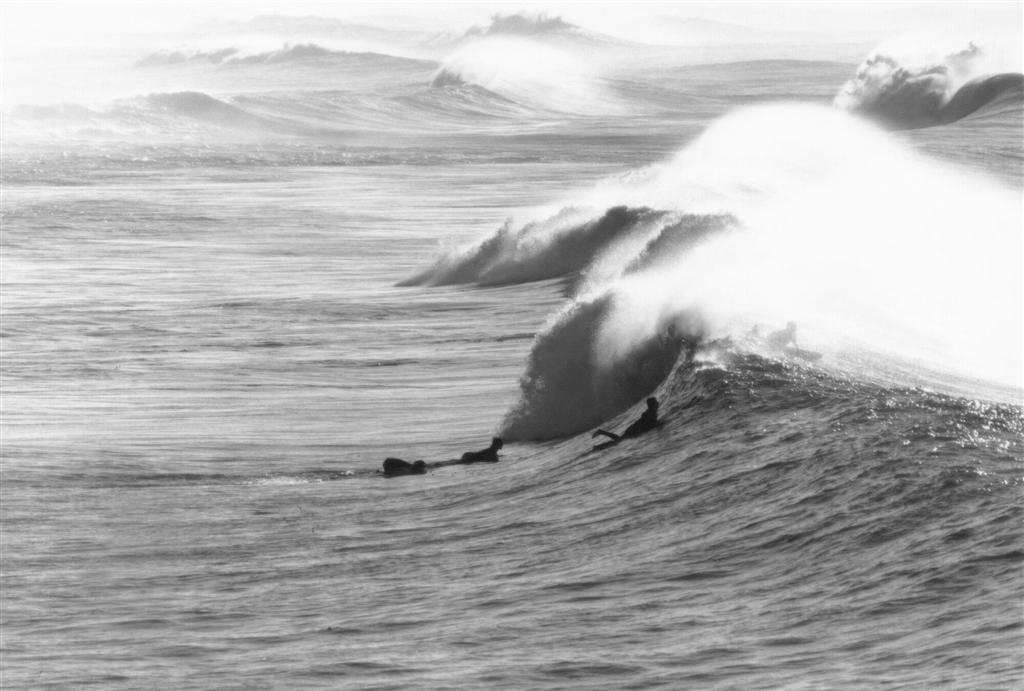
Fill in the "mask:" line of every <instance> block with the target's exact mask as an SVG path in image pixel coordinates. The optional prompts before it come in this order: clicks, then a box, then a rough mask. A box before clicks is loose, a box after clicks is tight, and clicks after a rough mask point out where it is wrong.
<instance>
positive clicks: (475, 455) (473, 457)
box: [459, 437, 504, 463]
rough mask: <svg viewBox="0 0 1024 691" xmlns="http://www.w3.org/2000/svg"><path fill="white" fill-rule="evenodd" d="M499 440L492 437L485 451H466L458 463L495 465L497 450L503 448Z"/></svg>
mask: <svg viewBox="0 0 1024 691" xmlns="http://www.w3.org/2000/svg"><path fill="white" fill-rule="evenodd" d="M503 446H504V444H503V443H502V441H501V439H499V438H498V437H494V438H493V439H491V445H490V446H488V447H487V448H486V449H481V450H480V451H467V452H466V453H464V454H462V458H460V459H459V462H460V463H477V462H483V463H497V462H498V449H500V448H501V447H503Z"/></svg>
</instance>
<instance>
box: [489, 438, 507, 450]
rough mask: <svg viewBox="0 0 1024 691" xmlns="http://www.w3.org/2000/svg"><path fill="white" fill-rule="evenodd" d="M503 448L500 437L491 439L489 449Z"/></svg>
mask: <svg viewBox="0 0 1024 691" xmlns="http://www.w3.org/2000/svg"><path fill="white" fill-rule="evenodd" d="M503 446H505V444H504V443H503V442H502V441H501V438H500V437H494V438H492V439H491V448H492V449H500V448H501V447H503Z"/></svg>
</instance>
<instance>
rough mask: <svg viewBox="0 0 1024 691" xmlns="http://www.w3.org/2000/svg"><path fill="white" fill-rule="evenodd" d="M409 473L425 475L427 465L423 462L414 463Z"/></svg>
mask: <svg viewBox="0 0 1024 691" xmlns="http://www.w3.org/2000/svg"><path fill="white" fill-rule="evenodd" d="M409 472H412V473H425V472H427V464H426V463H424V462H423V461H416V462H415V463H413V464H412V468H411V469H410V471H409Z"/></svg>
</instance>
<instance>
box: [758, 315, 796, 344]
mask: <svg viewBox="0 0 1024 691" xmlns="http://www.w3.org/2000/svg"><path fill="white" fill-rule="evenodd" d="M764 342H765V343H766V344H768V345H769V346H771V347H772V348H774V349H775V350H782V349H784V348H785V347H786V346H788V345H792V346H793V347H794V348H799V347H800V346H798V345H797V343H796V322H789V323H788V324H786V328H785V329H779V330H778V331H773V332H771V333H770V334H768V335H767V336H765V339H764Z"/></svg>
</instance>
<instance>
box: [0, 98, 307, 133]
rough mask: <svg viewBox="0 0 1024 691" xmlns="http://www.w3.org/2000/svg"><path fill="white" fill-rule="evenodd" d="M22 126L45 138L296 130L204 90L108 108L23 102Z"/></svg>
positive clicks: (16, 113) (17, 115) (17, 119)
mask: <svg viewBox="0 0 1024 691" xmlns="http://www.w3.org/2000/svg"><path fill="white" fill-rule="evenodd" d="M11 115H12V117H13V119H14V123H15V124H16V125H17V126H20V127H21V128H23V129H24V128H26V127H36V128H39V133H40V135H41V136H48V133H53V132H54V131H58V132H60V134H61V135H63V136H72V137H98V138H110V137H115V138H124V137H133V136H146V137H163V136H170V137H177V136H181V135H196V134H199V133H201V132H203V131H206V132H209V133H211V134H215V133H224V132H225V131H234V132H237V133H244V132H248V133H255V132H264V133H265V132H276V133H287V132H292V131H294V129H293V128H290V127H289V126H288V125H287V124H285V123H282V122H280V121H277V120H274V119H272V118H266V117H262V116H260V115H256V114H253V113H250V112H248V111H246V110H245V109H244V108H241V107H239V106H238V105H234V104H232V103H228V102H226V101H222V100H220V99H217V98H214V97H213V96H210V95H209V94H205V93H202V92H198V91H179V92H173V93H154V94H148V95H146V96H139V97H136V98H130V99H122V100H119V101H115V102H113V103H111V104H109V105H107V106H104V107H86V106H82V105H77V104H62V105H58V106H18V107H16V108H14V109H13V110H12V112H11Z"/></svg>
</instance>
